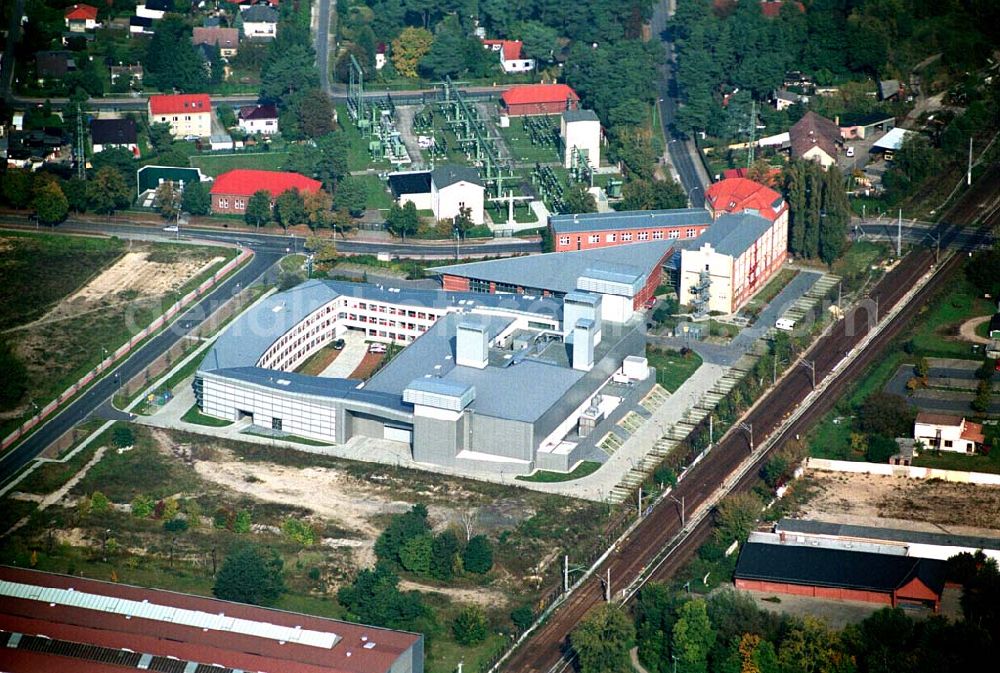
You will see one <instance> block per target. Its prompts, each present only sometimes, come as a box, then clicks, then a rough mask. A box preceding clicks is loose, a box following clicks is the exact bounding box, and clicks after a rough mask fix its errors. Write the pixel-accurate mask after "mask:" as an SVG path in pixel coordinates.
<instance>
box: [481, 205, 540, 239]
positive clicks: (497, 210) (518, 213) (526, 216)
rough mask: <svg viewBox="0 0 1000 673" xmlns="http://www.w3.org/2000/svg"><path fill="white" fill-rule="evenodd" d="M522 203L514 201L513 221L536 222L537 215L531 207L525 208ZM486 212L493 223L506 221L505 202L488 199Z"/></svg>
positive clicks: (522, 222) (521, 222)
mask: <svg viewBox="0 0 1000 673" xmlns="http://www.w3.org/2000/svg"><path fill="white" fill-rule="evenodd" d="M522 203H523V202H515V203H514V221H515V222H518V223H520V224H530V223H532V222H538V216H537V215H535V211H533V210H532V209H531V208H526V207H525V206H524V205H522ZM486 212H488V213H489V214H490V217H491V218H493V222H494V223H495V224H502V223H504V222H506V221H507V202H505V201H504V202H500V201H489V202H487V204H486ZM518 235H520V233H519V234H518Z"/></svg>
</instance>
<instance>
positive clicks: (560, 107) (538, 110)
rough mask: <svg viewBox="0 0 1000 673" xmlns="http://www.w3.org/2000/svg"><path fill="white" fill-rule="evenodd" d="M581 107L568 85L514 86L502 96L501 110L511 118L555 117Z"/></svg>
mask: <svg viewBox="0 0 1000 673" xmlns="http://www.w3.org/2000/svg"><path fill="white" fill-rule="evenodd" d="M579 107H580V97H579V96H578V95H577V94H576V92H575V91H573V89H572V88H570V87H569V86H567V85H566V84H526V85H523V86H513V87H511V88H509V89H507V90H506V91H504V92H503V94H501V95H500V109H501V111H502V112H504V113H505V114H507V115H510V116H511V117H526V116H529V115H554V114H560V113H561V112H565V111H566V110H577V109H579Z"/></svg>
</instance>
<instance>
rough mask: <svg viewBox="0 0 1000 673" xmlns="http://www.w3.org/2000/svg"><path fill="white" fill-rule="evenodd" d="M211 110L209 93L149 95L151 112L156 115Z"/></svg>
mask: <svg viewBox="0 0 1000 673" xmlns="http://www.w3.org/2000/svg"><path fill="white" fill-rule="evenodd" d="M211 111H212V101H211V99H210V98H209V97H208V94H207V93H192V94H170V95H165V96H150V97H149V112H150V114H154V115H175V114H190V113H195V114H199V113H202V112H211Z"/></svg>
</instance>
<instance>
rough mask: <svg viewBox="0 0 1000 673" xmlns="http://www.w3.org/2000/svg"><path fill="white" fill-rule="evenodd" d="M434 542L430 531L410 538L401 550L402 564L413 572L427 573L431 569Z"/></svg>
mask: <svg viewBox="0 0 1000 673" xmlns="http://www.w3.org/2000/svg"><path fill="white" fill-rule="evenodd" d="M432 544H433V538H432V537H431V535H430V534H429V533H424V534H423V535H417V536H416V537H412V538H410V539H409V540H407V541H406V543H405V544H404V545H403V547H402V549H400V550H399V562H400V564H401V565H402V566H403V567H404V568H406V569H407V570H409V571H410V572H412V573H417V574H418V575H426V574H427V573H429V572H430V569H431V546H432Z"/></svg>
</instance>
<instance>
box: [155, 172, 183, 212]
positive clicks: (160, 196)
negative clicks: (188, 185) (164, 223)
mask: <svg viewBox="0 0 1000 673" xmlns="http://www.w3.org/2000/svg"><path fill="white" fill-rule="evenodd" d="M182 205H183V201H182V197H181V192H180V190H179V189H177V187H175V186H174V183H173V180H165V181H164V182H163V183H162V184H160V186H159V187H157V188H156V209H157V210H158V211H160V217H162V218H163V219H165V220H173V219H175V218H177V217H179V216H180V214H181V207H182Z"/></svg>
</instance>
